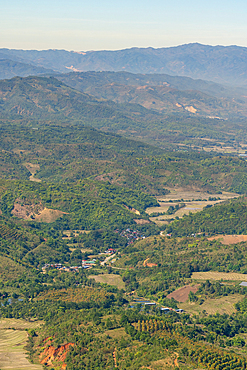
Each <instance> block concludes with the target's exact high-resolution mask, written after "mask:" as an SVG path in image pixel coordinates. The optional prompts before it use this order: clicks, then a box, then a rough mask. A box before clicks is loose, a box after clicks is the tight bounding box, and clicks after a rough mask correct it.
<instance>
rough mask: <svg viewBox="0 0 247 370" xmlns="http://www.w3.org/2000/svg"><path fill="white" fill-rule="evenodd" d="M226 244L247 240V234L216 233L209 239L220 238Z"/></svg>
mask: <svg viewBox="0 0 247 370" xmlns="http://www.w3.org/2000/svg"><path fill="white" fill-rule="evenodd" d="M218 239H219V241H220V242H221V243H222V244H225V245H230V244H238V243H242V242H246V241H247V235H216V236H211V237H210V238H208V240H218Z"/></svg>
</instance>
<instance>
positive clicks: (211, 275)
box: [191, 271, 247, 281]
mask: <svg viewBox="0 0 247 370" xmlns="http://www.w3.org/2000/svg"><path fill="white" fill-rule="evenodd" d="M191 278H192V279H194V280H215V281H247V274H239V273H235V272H216V271H206V272H193V273H192V276H191Z"/></svg>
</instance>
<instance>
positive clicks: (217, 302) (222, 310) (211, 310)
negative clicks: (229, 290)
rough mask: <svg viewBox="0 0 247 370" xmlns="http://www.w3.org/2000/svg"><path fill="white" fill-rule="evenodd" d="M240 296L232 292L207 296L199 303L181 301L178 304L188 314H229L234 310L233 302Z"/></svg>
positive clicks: (237, 300) (238, 299) (239, 298)
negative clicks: (218, 295)
mask: <svg viewBox="0 0 247 370" xmlns="http://www.w3.org/2000/svg"><path fill="white" fill-rule="evenodd" d="M241 299H242V297H241V296H240V295H239V294H233V295H229V296H226V297H218V298H214V299H213V298H207V299H206V301H205V302H203V303H202V304H199V303H197V302H189V301H187V302H183V303H180V304H179V307H180V308H182V309H183V310H184V311H186V312H187V313H189V314H193V315H198V314H202V313H203V312H206V313H207V314H208V315H215V314H217V313H218V314H220V315H223V314H227V315H231V314H233V313H235V312H236V308H235V304H236V303H237V302H239V301H240V300H241Z"/></svg>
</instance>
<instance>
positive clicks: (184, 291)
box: [167, 284, 200, 302]
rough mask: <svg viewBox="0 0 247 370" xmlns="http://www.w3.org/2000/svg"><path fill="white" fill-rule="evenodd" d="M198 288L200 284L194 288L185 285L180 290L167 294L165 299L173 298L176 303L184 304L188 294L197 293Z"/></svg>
mask: <svg viewBox="0 0 247 370" xmlns="http://www.w3.org/2000/svg"><path fill="white" fill-rule="evenodd" d="M199 286H200V284H199V285H194V286H190V285H185V286H183V287H182V288H179V289H177V290H175V291H174V292H172V293H170V294H168V296H167V298H169V299H171V298H174V299H176V301H178V302H186V301H187V299H188V297H189V293H190V292H192V293H196V292H197V291H198V288H199Z"/></svg>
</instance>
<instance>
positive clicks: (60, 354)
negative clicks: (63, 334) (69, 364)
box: [39, 341, 75, 369]
mask: <svg viewBox="0 0 247 370" xmlns="http://www.w3.org/2000/svg"><path fill="white" fill-rule="evenodd" d="M50 343H51V342H50V341H49V342H47V343H46V344H50ZM74 345H75V344H74V343H67V344H64V345H63V346H59V347H58V348H55V347H53V346H51V345H49V346H48V347H47V348H46V349H45V350H44V351H43V352H42V353H41V354H40V356H39V358H40V360H41V361H40V363H41V364H42V365H44V364H47V365H49V366H53V361H59V362H62V369H66V363H65V362H64V361H65V360H66V356H67V353H68V351H69V349H70V347H71V346H72V347H73V346H74ZM44 356H45V357H44Z"/></svg>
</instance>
